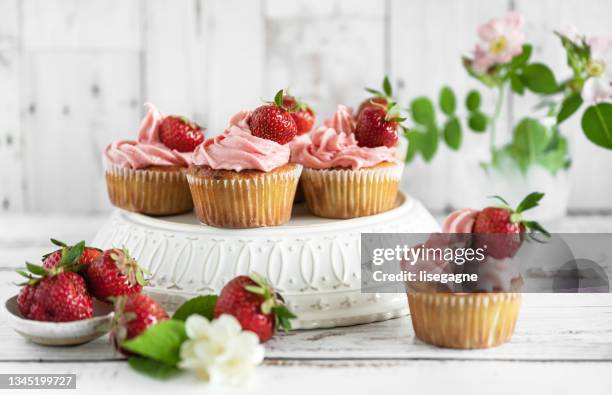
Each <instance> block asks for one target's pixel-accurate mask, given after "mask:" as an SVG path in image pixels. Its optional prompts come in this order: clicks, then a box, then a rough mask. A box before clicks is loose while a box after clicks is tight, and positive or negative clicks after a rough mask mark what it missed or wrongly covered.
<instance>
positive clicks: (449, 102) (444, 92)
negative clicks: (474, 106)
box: [439, 86, 457, 116]
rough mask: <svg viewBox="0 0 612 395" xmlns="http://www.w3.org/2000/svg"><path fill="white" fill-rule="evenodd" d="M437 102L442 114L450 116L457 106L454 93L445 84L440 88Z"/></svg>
mask: <svg viewBox="0 0 612 395" xmlns="http://www.w3.org/2000/svg"><path fill="white" fill-rule="evenodd" d="M439 103H440V109H441V110H442V112H443V113H444V114H446V115H448V116H451V115H453V114H454V113H455V109H456V107H457V105H456V99H455V93H454V92H453V90H452V89H451V88H450V87H448V86H445V87H443V88H442V89H441V90H440V98H439Z"/></svg>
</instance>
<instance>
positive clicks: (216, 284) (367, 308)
mask: <svg viewBox="0 0 612 395" xmlns="http://www.w3.org/2000/svg"><path fill="white" fill-rule="evenodd" d="M436 231H439V226H438V224H437V222H436V220H435V219H434V218H433V217H432V216H431V214H430V213H429V212H428V211H427V209H425V207H423V205H422V204H421V203H420V202H419V201H418V200H416V199H414V198H412V197H409V196H406V195H405V194H403V193H400V194H398V204H397V207H396V208H394V209H393V210H390V211H387V212H385V213H381V214H378V215H373V216H369V217H362V218H354V219H348V220H332V219H326V218H319V217H315V216H312V215H311V214H309V213H308V210H307V208H306V207H305V205H303V204H298V205H296V206H295V207H294V209H293V216H292V219H291V221H290V222H289V223H288V224H287V225H283V226H275V227H269V228H256V229H220V228H214V227H210V226H204V225H201V224H199V223H198V222H197V219H196V217H195V215H194V214H193V213H189V214H184V215H179V216H172V217H163V218H153V217H148V216H145V215H140V214H135V213H129V212H126V211H123V210H116V211H115V212H114V213H113V214H112V216H111V218H110V219H109V220H108V222H107V223H106V224H105V225H104V226H103V227H102V229H100V231H99V232H98V234H97V235H96V238H95V240H94V244H93V245H96V246H98V247H100V248H105V249H106V248H110V247H116V246H126V247H127V248H128V249H129V250H130V252H131V253H132V254H133V255H134V256H135V258H136V259H137V260H138V261H139V262H140V264H141V265H142V266H144V267H146V268H147V269H148V270H149V271H150V272H151V274H152V276H153V278H152V281H151V286H150V287H148V288H147V291H148V292H149V293H150V294H153V295H154V296H156V297H158V298H161V299H162V303H165V304H166V305H167V306H168V308H170V309H171V308H172V307H175V306H177V305H178V304H179V303H181V302H182V301H183V300H185V298H187V297H190V296H192V295H195V294H210V293H215V294H216V293H218V292H219V291H220V289H221V288H222V287H223V285H224V284H225V283H227V282H228V281H229V280H231V279H232V278H233V277H235V276H237V275H240V274H246V273H250V272H251V271H257V272H259V273H261V274H262V275H264V276H266V277H268V279H269V280H270V282H271V283H272V285H273V286H274V287H275V288H276V289H278V290H279V291H280V292H282V294H283V296H284V297H285V299H286V301H287V304H288V306H289V308H290V309H291V310H293V311H294V312H295V313H296V314H297V315H298V317H299V318H298V320H296V321H295V322H294V327H296V328H302V329H305V328H321V327H334V326H342V325H354V324H361V323H368V322H373V321H380V320H385V319H390V318H394V317H398V316H401V315H404V314H406V313H407V302H406V296H405V295H404V294H384V293H381V294H375V293H374V294H366V293H364V294H362V293H361V292H360V286H361V281H360V277H361V265H360V242H361V240H360V234H361V233H384V232H403V233H429V232H436Z"/></svg>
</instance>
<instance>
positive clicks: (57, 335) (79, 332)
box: [4, 296, 113, 346]
mask: <svg viewBox="0 0 612 395" xmlns="http://www.w3.org/2000/svg"><path fill="white" fill-rule="evenodd" d="M93 306H94V316H93V318H89V319H86V320H79V321H70V322H44V321H34V320H28V319H27V318H23V316H22V315H21V313H20V312H19V308H17V296H13V297H12V298H10V299H8V300H7V301H6V303H4V310H5V316H6V321H7V323H8V325H9V326H10V327H11V328H13V329H14V330H15V332H17V333H19V334H20V335H21V336H23V337H25V338H26V339H30V340H31V341H32V342H34V343H37V344H42V345H45V346H73V345H77V344H84V343H87V342H90V341H92V340H94V339H97V338H98V337H100V336H102V335H104V334H105V333H107V332H108V329H109V328H110V323H111V320H112V318H113V306H112V305H110V304H106V303H102V302H99V301H97V300H95V299H94V304H93Z"/></svg>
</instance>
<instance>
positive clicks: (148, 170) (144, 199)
mask: <svg viewBox="0 0 612 395" xmlns="http://www.w3.org/2000/svg"><path fill="white" fill-rule="evenodd" d="M145 106H146V108H147V114H146V115H145V117H144V119H143V120H142V123H141V124H140V129H139V131H138V139H137V140H119V141H115V142H113V143H111V144H109V145H108V146H107V147H106V149H105V150H104V166H105V173H106V184H107V189H108V195H109V198H110V201H111V203H112V204H113V205H115V206H117V207H119V208H122V209H125V210H128V211H133V212H138V213H143V214H148V215H174V214H181V213H185V212H188V211H190V210H192V209H193V201H192V199H191V194H190V191H189V185H188V184H187V179H186V177H185V170H186V169H187V167H188V165H189V162H190V158H191V154H192V153H193V150H194V149H195V148H196V147H197V146H198V145H199V144H200V143H201V142H202V141H204V134H203V132H202V128H201V127H200V126H199V125H197V124H195V123H193V122H191V121H189V120H188V119H186V118H184V117H181V116H175V115H170V116H163V115H162V114H161V113H160V111H159V110H158V109H157V108H156V107H155V106H154V105H153V104H151V103H147V104H145Z"/></svg>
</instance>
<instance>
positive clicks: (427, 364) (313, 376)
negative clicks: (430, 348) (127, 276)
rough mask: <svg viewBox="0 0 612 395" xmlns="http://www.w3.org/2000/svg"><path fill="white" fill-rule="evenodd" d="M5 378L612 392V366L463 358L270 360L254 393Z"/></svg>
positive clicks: (353, 389) (105, 375) (62, 370)
mask: <svg viewBox="0 0 612 395" xmlns="http://www.w3.org/2000/svg"><path fill="white" fill-rule="evenodd" d="M1 366H2V370H3V373H24V372H28V373H45V374H50V373H51V374H67V373H74V374H76V375H77V386H78V388H79V390H81V391H84V392H85V391H87V392H88V393H107V392H113V391H116V390H117V388H121V389H122V390H123V391H132V390H136V391H146V393H151V394H156V393H159V394H167V393H169V392H170V393H181V394H201V393H202V392H203V391H207V390H211V391H213V390H214V391H215V392H218V391H222V393H224V394H244V393H246V392H248V393H266V394H270V395H275V394H286V393H287V388H291V393H292V394H295V395H302V394H303V395H310V394H313V393H350V394H372V393H378V392H380V391H381V388H384V390H385V391H386V392H393V393H406V392H407V391H418V393H419V394H423V395H428V394H440V393H445V392H452V393H453V394H469V395H473V394H478V393H491V391H492V389H494V390H493V391H494V392H495V393H496V394H508V395H514V394H516V393H546V394H552V393H572V392H576V393H588V394H590V395H600V394H601V395H604V394H609V393H610V390H611V389H612V388H611V386H610V383H609V381H607V380H606V377H607V374H608V372H609V369H610V367H611V364H608V363H580V364H576V363H547V362H531V363H519V362H495V363H493V362H490V361H486V362H475V361H472V362H463V361H359V362H354V361H342V360H340V361H325V360H323V361H312V362H301V361H300V362H291V361H290V362H282V363H279V362H276V361H266V362H264V364H263V366H260V367H258V368H257V369H256V371H255V374H254V377H253V380H252V381H251V382H250V383H249V386H248V387H247V388H243V387H231V386H219V385H207V384H205V383H203V382H199V381H196V379H195V378H194V377H193V376H192V375H189V374H185V375H182V376H179V377H177V378H175V379H172V380H168V381H159V380H153V379H150V378H148V377H145V376H142V375H138V374H137V373H135V372H133V371H132V370H130V369H129V367H128V366H127V364H126V363H124V362H107V363H85V364H83V363H81V364H77V363H53V364H41V363H3V364H2V365H1Z"/></svg>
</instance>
